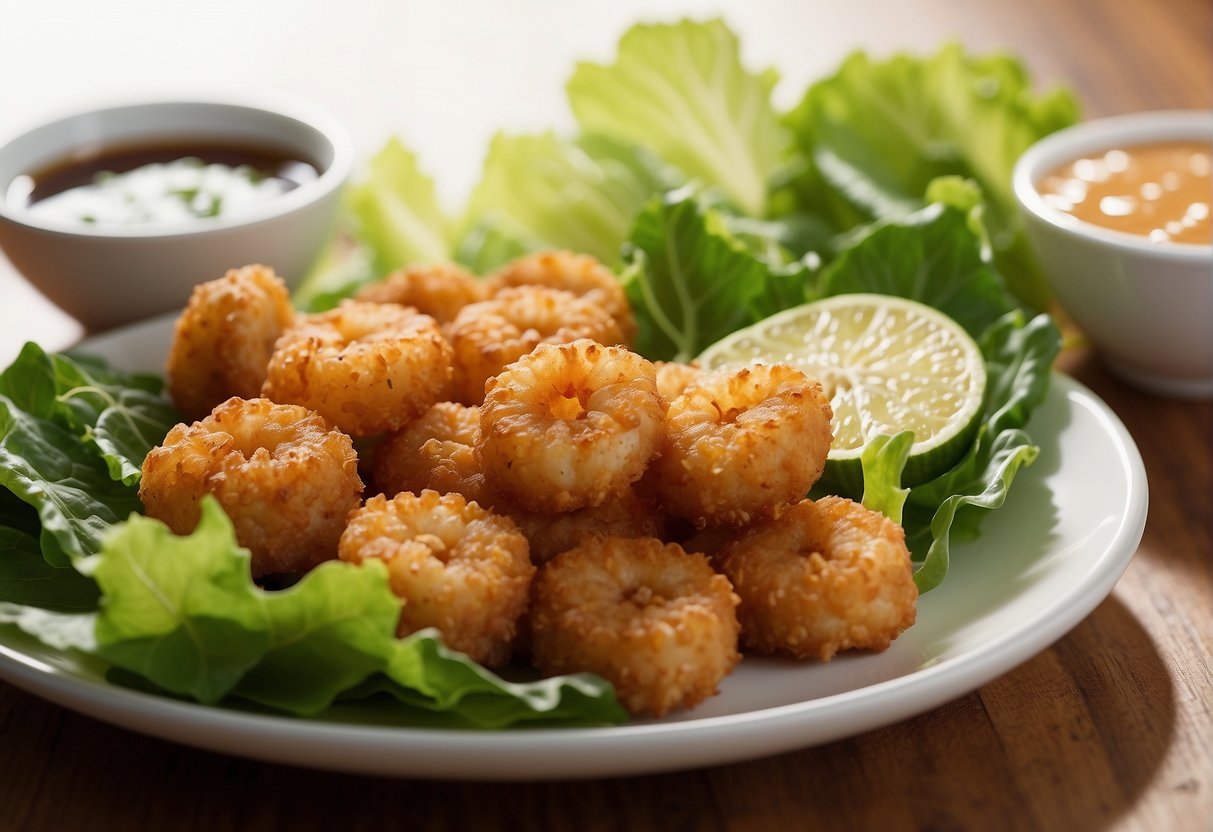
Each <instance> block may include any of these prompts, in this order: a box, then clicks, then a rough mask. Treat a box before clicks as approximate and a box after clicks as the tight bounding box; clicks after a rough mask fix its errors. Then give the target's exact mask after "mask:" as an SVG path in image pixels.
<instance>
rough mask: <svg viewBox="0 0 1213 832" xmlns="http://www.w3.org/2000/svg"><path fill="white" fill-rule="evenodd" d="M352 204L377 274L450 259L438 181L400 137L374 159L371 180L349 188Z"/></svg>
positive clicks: (445, 221) (368, 176)
mask: <svg viewBox="0 0 1213 832" xmlns="http://www.w3.org/2000/svg"><path fill="white" fill-rule="evenodd" d="M347 199H348V202H349V207H350V211H351V213H352V214H353V216H354V217H355V219H356V221H357V231H356V234H357V237H358V239H359V240H360V241H361V242H362V243H364V244H365V245H366V246H367V247H368V248H369V249H370V251H371V253H372V255H373V257H374V266H375V270H376V272H377V273H379V274H381V275H384V274H387V273H388V272H390V271H392V270H393V269H398V268H400V267H401V266H407V265H409V264H410V263H414V262H422V263H431V262H436V261H440V260H446V259H449V257H450V252H451V239H450V230H449V220H448V219H447V217H446V215H445V214H444V213H443V211H442V206H441V205H440V204H439V202H438V194H437V192H436V191H435V189H434V181H433V180H432V179H430V177H429V176H427V175H426V174H425V173H423V172H422V170H421V167H420V166H419V165H418V163H417V157H416V155H414V154H413V152H412V151H411V150H409V149H408V148H407V147H405V146H404V143H403V142H401V141H400V140H399V139H398V138H395V137H393V138H391V139H389V140H388V143H387V144H386V145H384V147H383V149H382V150H380V151H379V153H377V154H376V155H375V156H374V157H373V158H372V159H371V161H370V165H369V169H368V172H367V176H366V178H364V179H362V180H361V181H360V182H356V183H355V184H354V185H353V186H352V187H351V188H350V189H349V192H348V195H347Z"/></svg>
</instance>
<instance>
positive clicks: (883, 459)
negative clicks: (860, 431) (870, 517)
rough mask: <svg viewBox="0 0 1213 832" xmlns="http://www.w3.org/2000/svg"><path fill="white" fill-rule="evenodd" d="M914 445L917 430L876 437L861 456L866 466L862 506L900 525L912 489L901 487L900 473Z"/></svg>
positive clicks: (864, 468)
mask: <svg viewBox="0 0 1213 832" xmlns="http://www.w3.org/2000/svg"><path fill="white" fill-rule="evenodd" d="M913 444H914V431H912V430H903V431H902V432H901V433H898V434H896V435H895V436H887V435H884V434H881V435H879V436H874V437H872V438H871V439H869V440H868V443H867V444H866V445H864V447H863V451H862V452H861V453H860V455H859V462H860V464H861V465H862V466H863V500H862V502H863V506H864V508H868V509H871V510H872V511H879V512H880V513H881V514H883V515H884V516H885V517H887V518H889V519H890V520H892V521H893V522H894V523H897V524H898V525H900V524H901V511H902V507H903V506H905V502H906V497H908V496H909V494H910V489H908V488H902V487H901V472H902V471H903V470H904V469H905V467H906V460H907V459H909V456H910V446H912V445H913Z"/></svg>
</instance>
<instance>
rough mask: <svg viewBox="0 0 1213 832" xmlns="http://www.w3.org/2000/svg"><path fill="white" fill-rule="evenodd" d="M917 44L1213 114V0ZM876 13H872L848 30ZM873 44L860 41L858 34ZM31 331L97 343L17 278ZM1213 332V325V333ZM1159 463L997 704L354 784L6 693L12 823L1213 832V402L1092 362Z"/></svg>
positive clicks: (67, 826)
mask: <svg viewBox="0 0 1213 832" xmlns="http://www.w3.org/2000/svg"><path fill="white" fill-rule="evenodd" d="M880 8H882V9H885V10H887V12H888V14H889V15H896V16H897V19H896V20H895V21H893V24H889V23H888V22H887V21H886V22H885V24H884V25H896V26H898V27H905V28H907V30H909V31H912V32H915V33H917V36H918V37H917V40H916V41H915V42H930V41H931V40H932V39H933V40H942V39H943V38H945V37H947V36H952V35H954V36H957V37H959V39H960V40H962V41H963V42H964V43H966V44H967V45H969V46H970V47H972V48H974V49H978V50H984V49H988V48H992V47H999V46H1005V47H1008V48H1011V49H1013V50H1015V51H1017V52H1019V53H1020V54H1022V55H1024V57H1025V59H1026V60H1027V62H1028V63H1029V65H1030V66H1031V68H1032V69H1033V71H1034V72H1035V73H1036V75H1037V76H1038V77H1039V78H1042V79H1044V80H1046V81H1049V82H1062V83H1068V84H1070V85H1072V86H1073V87H1074V88H1075V89H1076V90H1077V91H1078V92H1079V94H1080V96H1081V97H1082V99H1083V101H1084V104H1085V107H1086V114H1087V115H1088V116H1091V117H1094V116H1101V115H1109V114H1115V113H1123V112H1131V111H1138V110H1147V109H1162V108H1171V107H1197V108H1207V107H1209V106H1210V103H1211V102H1213V55H1211V49H1210V32H1211V31H1213V14H1211V9H1210V4H1209V2H1208V0H1130V1H1127V2H1123V1H1122V2H1116V3H1110V2H1106V1H1105V0H1063V1H1062V2H1058V0H1031V2H1022V0H1020V1H1019V2H999V3H965V4H960V3H952V2H944V0H937V2H916V3H908V4H902V3H897V4H894V3H888V4H887V5H885V6H882V7H880ZM860 22H861V21H860V20H858V19H852V20H850V21H849V23H850V25H855V26H858V25H859V23H860ZM848 37H850V38H851V39H853V40H856V41H857V42H859V43H862V42H863V34H862V31H860V32H857V33H850V34H849V35H848ZM0 289H2V290H3V291H2V294H3V295H4V298H5V301H6V303H10V302H15V303H17V304H19V307H20V317H21V319H22V321H23V322H27V324H28V325H26V326H25V330H24V332H18V331H16V330H9V329H5V330H3V331H0V354H2V355H5V356H11V355H12V354H14V353H15V350H16V346H17V343H18V339H19V338H20V337H22V336H23V335H24V334H25V333H28V332H31V331H32V332H40V333H41V334H42V336H43V340H44V342H46V343H47V344H48V346H51V347H60V346H65V345H66V344H67V343H69V342H70V340H71V339H72V338H74V337H75V336H76V335H77V333H78V329H77V328H76V327H75V325H74V323H73V322H71V321H70V320H67V319H65V318H63V316H62V315H61V313H57V312H56V311H54V310H53V309H52V308H51V307H50V306H49V305H48V304H46V303H45V302H44V301H42V300H41V299H39V298H38V297H37V296H36V295H35V294H34V293H32V292H30V291H28V290H26V289H24V288H21V287H20V284H19V283H18V278H16V277H15V276H14V275H13V274H12V273H11V271H9V272H7V273H6V272H4V267H3V266H0ZM1211 325H1213V322H1211ZM1060 366H1061V368H1062V369H1063V370H1065V371H1066V372H1068V373H1070V374H1072V375H1073V376H1074V377H1075V378H1077V379H1078V380H1079V381H1081V382H1082V383H1084V384H1086V385H1087V386H1089V387H1090V388H1091V389H1092V390H1094V391H1095V392H1096V393H1097V394H1098V395H1099V396H1101V397H1102V398H1103V399H1104V400H1105V401H1106V402H1107V403H1108V404H1109V406H1110V407H1111V408H1112V409H1113V410H1114V411H1115V412H1116V413H1117V414H1118V415H1119V416H1120V418H1121V419H1122V420H1123V421H1124V422H1125V424H1126V425H1127V427H1128V429H1129V431H1130V433H1131V434H1132V435H1133V436H1134V438H1135V439H1136V441H1137V443H1138V446H1139V447H1140V449H1141V452H1142V456H1143V457H1144V460H1145V465H1146V471H1147V475H1148V478H1149V486H1150V508H1149V517H1148V521H1147V524H1146V529H1145V535H1144V537H1143V539H1142V541H1141V545H1140V548H1139V550H1138V552H1137V555H1136V557H1135V559H1134V562H1133V563H1132V565H1131V566H1130V567H1129V570H1128V572H1127V573H1126V574H1125V576H1124V577H1123V579H1122V580H1121V581H1120V583H1119V584H1118V585H1117V587H1116V588H1115V590H1114V591H1113V592H1112V594H1111V596H1110V597H1109V598H1108V599H1107V600H1106V601H1104V602H1103V603H1102V604H1101V605H1100V606H1099V607H1098V608H1097V609H1096V610H1095V611H1094V612H1093V613H1092V614H1091V615H1090V616H1089V617H1087V618H1086V619H1085V620H1084V621H1083V622H1081V623H1080V624H1079V625H1078V626H1077V627H1075V628H1074V630H1073V631H1071V632H1070V633H1069V634H1068V635H1066V636H1065V637H1064V638H1062V639H1061V640H1060V641H1058V642H1057V643H1056V644H1054V645H1053V646H1052V647H1050V648H1049V649H1047V650H1045V651H1044V652H1042V653H1040V654H1039V655H1037V656H1036V657H1034V658H1032V659H1031V660H1030V661H1028V662H1026V663H1024V664H1023V665H1022V666H1020V667H1018V668H1016V669H1015V670H1013V671H1011V672H1010V673H1008V674H1006V675H1005V676H1003V677H1001V678H999V679H996V680H995V681H993V682H991V683H989V684H987V685H986V686H985V687H983V688H981V689H980V690H978V691H976V692H974V693H972V694H970V695H968V696H965V697H963V698H960V699H958V700H956V701H954V702H951V703H949V704H947V705H945V706H943V707H941V708H938V709H936V710H934V711H931V712H929V713H926V714H923V715H921V716H919V717H916V718H913V719H909V720H906V721H904V722H901V723H898V724H896V725H893V726H890V727H888V728H884V729H880V730H876V731H872V732H869V733H866V734H862V735H860V736H857V737H853V738H851V739H846V740H842V741H839V742H835V743H831V744H829V745H825V746H822V747H817V748H810V749H806V750H803V751H799V752H795V753H790V754H784V755H780V756H777V757H772V758H768V759H762V760H756V761H753V762H746V763H741V764H736V765H729V766H722V767H717V768H710V769H702V770H692V771H686V772H680V773H672V774H663V775H657V776H648V777H636V778H621V779H611V780H597V781H585V782H573V783H535V784H512V785H493V784H487V785H486V784H471V783H431V782H421V781H407V780H390V779H381V778H373V777H355V776H347V775H340V774H330V773H323V772H316V771H310V770H304V769H296V768H291V767H286V766H277V765H269V764H263V763H258V762H251V761H247V760H243V759H237V758H232V757H226V756H222V755H218V754H211V753H207V752H203V751H197V750H194V749H191V748H186V747H182V746H178V745H175V744H173V743H170V742H164V741H160V740H155V739H150V738H147V737H143V736H140V735H137V734H133V733H129V732H126V731H123V730H120V729H117V728H113V727H110V726H108V725H106V724H103V723H100V722H97V721H94V720H92V719H89V718H86V717H82V716H79V715H76V714H74V713H72V712H70V711H66V710H63V709H61V708H59V707H56V706H54V705H51V704H48V703H46V702H44V701H42V700H40V699H37V698H35V697H33V696H30V695H29V694H26V693H24V692H23V691H21V690H18V689H16V688H13V687H11V686H8V685H6V684H0V829H2V830H9V829H14V830H27V829H28V830H74V829H89V830H105V829H149V830H160V829H185V830H192V829H198V830H203V829H206V830H215V829H291V830H297V831H298V832H303V830H313V829H315V830H326V829H346V830H351V832H352V830H363V829H365V830H376V832H379V830H383V829H389V828H397V827H403V826H405V825H406V824H407V825H408V826H410V827H411V828H416V829H458V830H469V829H572V828H576V829H589V830H595V829H629V830H642V829H712V830H766V829H772V830H784V829H831V830H833V829H843V830H849V829H856V830H860V829H881V830H900V829H923V830H926V829H930V830H987V829H1033V830H1034V829H1045V830H1050V829H1058V830H1072V829H1077V830H1086V829H1140V830H1207V829H1209V828H1210V827H1211V825H1213V752H1211V749H1213V714H1211V708H1213V671H1211V669H1210V665H1211V659H1210V657H1211V655H1213V569H1211V553H1213V517H1211V511H1210V501H1211V495H1213V473H1211V468H1213V441H1211V440H1213V409H1211V406H1210V403H1208V402H1182V401H1173V400H1166V399H1161V398H1157V397H1153V396H1150V395H1146V394H1144V393H1140V392H1137V391H1135V390H1133V389H1131V388H1128V387H1126V386H1125V385H1123V384H1121V383H1120V382H1119V381H1118V380H1116V379H1115V378H1114V377H1112V376H1110V375H1109V374H1108V373H1107V372H1106V371H1105V370H1104V368H1103V367H1102V365H1101V364H1100V362H1099V360H1098V358H1097V356H1095V355H1093V354H1092V353H1091V352H1090V351H1089V350H1086V349H1081V348H1079V349H1071V350H1069V351H1068V352H1067V353H1066V354H1064V355H1063V357H1062V359H1061V360H1060Z"/></svg>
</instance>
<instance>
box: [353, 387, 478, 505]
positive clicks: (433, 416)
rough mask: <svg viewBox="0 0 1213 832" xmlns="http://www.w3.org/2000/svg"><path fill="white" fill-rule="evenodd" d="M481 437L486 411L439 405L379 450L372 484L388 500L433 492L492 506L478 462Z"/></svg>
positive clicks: (394, 435)
mask: <svg viewBox="0 0 1213 832" xmlns="http://www.w3.org/2000/svg"><path fill="white" fill-rule="evenodd" d="M479 435H480V408H478V407H467V406H465V405H461V404H455V403H454V402H438V403H437V404H435V405H434V406H432V407H431V408H430V409H429V410H427V411H426V412H425V413H424V414H422V415H421V417H420V418H418V419H415V420H414V421H412V422H409V423H408V424H407V425H405V426H404V427H403V428H401V429H400V430H399V431H397V432H396V433H393V434H391V435H390V436H389V437H388V438H387V439H386V440H384V441H383V442H382V443H380V444H379V445H378V446H377V447H376V448H375V452H374V462H373V463H372V465H371V482H372V483H373V484H374V486H375V487H376V488H378V489H379V490H380V491H382V492H383V493H384V494H385V495H387V496H388V497H392V496H394V495H396V494H399V493H400V492H401V491H412V492H413V493H420V492H422V491H424V490H425V489H427V488H428V489H430V490H433V491H437V492H438V493H439V494H451V493H454V494H462V495H463V496H464V497H465V498H466V499H467V500H468V501H469V502H472V501H475V502H477V503H479V504H480V505H482V506H485V507H486V508H487V507H492V506H493V504H494V502H495V500H494V499H493V497H492V495H491V494H490V492H489V488H488V486H487V485H486V484H485V480H484V474H483V473H481V471H480V463H479V462H478V461H477V459H476V450H475V445H476V438H477V437H478V436H479Z"/></svg>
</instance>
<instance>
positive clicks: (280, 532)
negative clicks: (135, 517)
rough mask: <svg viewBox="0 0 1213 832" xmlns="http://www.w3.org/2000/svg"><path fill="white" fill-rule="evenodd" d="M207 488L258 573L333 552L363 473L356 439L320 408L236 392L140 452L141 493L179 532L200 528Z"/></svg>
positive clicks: (284, 569) (300, 565)
mask: <svg viewBox="0 0 1213 832" xmlns="http://www.w3.org/2000/svg"><path fill="white" fill-rule="evenodd" d="M204 494H213V495H215V497H216V499H218V501H219V504H220V505H222V506H223V510H224V511H225V512H226V513H227V516H228V517H229V518H231V521H232V525H233V526H234V527H235V530H236V540H237V541H239V543H240V545H241V546H244V547H246V548H247V549H248V550H249V551H250V552H251V553H252V572H253V577H261V576H262V575H272V574H279V573H289V572H304V571H306V570H308V569H310V568H312V567H313V566H315V565H316V564H318V563H320V562H321V561H325V560H330V559H332V558H334V557H336V555H337V540H338V538H340V537H341V532H342V530H343V529H344V528H345V522H346V518H347V517H348V515H349V513H350V511H351V510H353V509H354V508H356V507H357V506H358V504H359V501H360V497H361V496H362V481H361V480H360V479H359V478H358V459H357V457H356V455H355V453H354V448H353V444H352V443H351V441H350V438H349V437H348V436H346V435H345V434H344V433H341V432H340V431H337V430H333V429H331V428H330V427H329V426H328V424H327V423H326V422H325V421H324V419H322V418H321V417H320V416H319V415H317V414H316V413H313V412H311V411H310V410H307V409H306V408H303V407H298V406H296V405H281V404H274V403H273V402H271V401H270V400H268V399H250V400H245V399H239V398H231V399H228V400H227V401H226V402H224V403H222V404H221V405H219V406H218V407H216V408H215V410H214V411H213V412H212V413H211V415H210V416H207V417H206V418H205V419H202V420H201V421H199V422H195V423H194V424H192V425H184V424H181V425H177V426H176V427H174V428H173V429H172V430H170V431H169V433H168V436H166V437H165V438H164V442H163V443H161V445H160V446H159V447H156V448H153V449H152V451H151V452H150V453H149V454H148V455H147V457H146V458H145V459H144V461H143V478H142V479H141V480H140V482H139V499H140V500H142V501H143V506H144V509H145V510H146V512H147V514H148V516H149V517H155V518H157V519H159V520H163V521H164V522H165V523H167V524H168V526H169V528H170V529H172V530H173V531H174V532H175V533H177V534H189V533H190V532H192V531H193V530H194V527H195V526H196V525H197V524H198V516H199V505H198V504H199V501H200V500H201V499H202V496H203V495H204Z"/></svg>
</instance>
